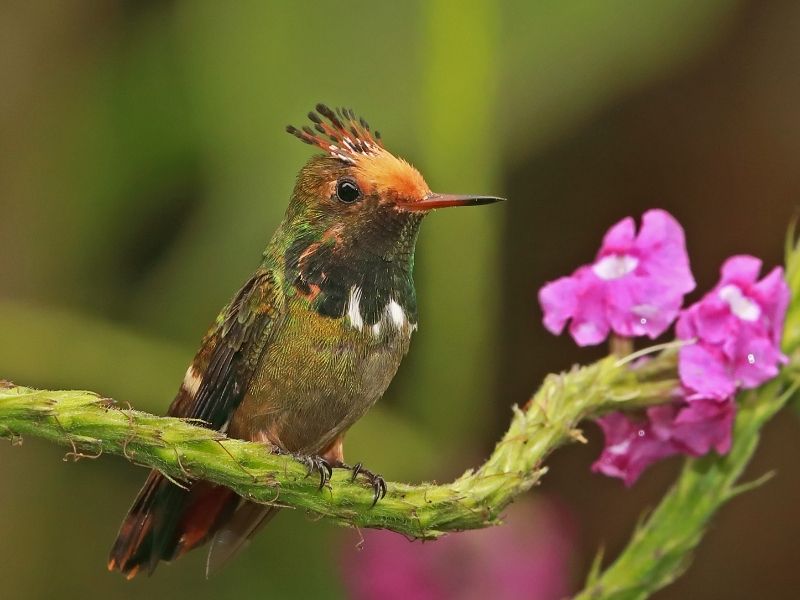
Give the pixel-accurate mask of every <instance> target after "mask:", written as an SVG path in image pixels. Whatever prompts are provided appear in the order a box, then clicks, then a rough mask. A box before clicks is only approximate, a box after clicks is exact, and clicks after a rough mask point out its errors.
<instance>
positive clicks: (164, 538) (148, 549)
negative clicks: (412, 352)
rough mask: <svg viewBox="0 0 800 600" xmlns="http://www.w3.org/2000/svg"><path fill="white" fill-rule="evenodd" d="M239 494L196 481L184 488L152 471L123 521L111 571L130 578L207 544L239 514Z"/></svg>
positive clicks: (109, 562)
mask: <svg viewBox="0 0 800 600" xmlns="http://www.w3.org/2000/svg"><path fill="white" fill-rule="evenodd" d="M239 500H240V498H239V496H237V495H236V494H235V493H234V492H232V491H231V490H229V489H228V488H225V487H221V486H215V485H212V484H210V483H206V482H202V481H201V482H196V483H194V484H192V486H191V488H189V489H183V488H180V487H178V486H177V485H175V484H173V483H172V482H170V481H169V480H168V479H167V478H165V477H164V476H163V475H161V474H160V473H159V472H158V471H152V472H151V473H150V476H149V477H148V478H147V481H146V482H145V484H144V487H142V490H141V491H140V492H139V495H138V496H137V497H136V501H135V502H134V503H133V506H132V507H131V509H130V511H129V512H128V516H127V517H125V520H124V521H123V522H122V526H121V527H120V530H119V534H118V535H117V541H116V542H114V546H113V548H112V549H111V554H110V556H109V560H108V570H109V571H114V570H118V571H120V572H121V573H122V574H123V575H125V576H126V577H127V578H128V579H131V578H133V577H134V576H135V575H136V574H137V573H138V572H139V571H140V570H142V569H144V570H145V571H146V572H147V573H148V574H152V573H153V571H155V569H156V567H157V566H158V563H159V561H162V560H164V561H170V560H173V559H175V558H177V557H179V556H181V555H182V554H185V553H186V552H188V551H189V550H191V549H192V548H196V547H197V546H200V545H202V544H203V543H205V542H206V541H207V540H208V539H209V538H210V537H211V536H212V535H213V534H214V533H215V532H217V530H219V529H220V528H221V527H222V525H223V524H224V523H226V522H227V521H228V520H229V519H230V518H231V516H232V515H233V513H234V510H235V509H236V507H237V505H238V504H239Z"/></svg>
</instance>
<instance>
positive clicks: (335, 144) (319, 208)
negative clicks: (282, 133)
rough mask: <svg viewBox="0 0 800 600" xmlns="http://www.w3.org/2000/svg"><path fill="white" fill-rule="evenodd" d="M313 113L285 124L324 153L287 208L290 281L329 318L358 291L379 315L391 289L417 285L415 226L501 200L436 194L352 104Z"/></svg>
mask: <svg viewBox="0 0 800 600" xmlns="http://www.w3.org/2000/svg"><path fill="white" fill-rule="evenodd" d="M308 118H309V119H310V120H311V124H310V125H306V126H304V127H302V128H299V129H298V128H297V127H293V126H291V125H290V126H289V127H287V131H288V132H289V133H291V134H292V135H294V136H296V137H297V138H299V139H300V140H301V141H303V142H305V143H307V144H310V145H312V146H317V147H318V148H320V149H321V150H322V151H323V152H324V154H322V155H317V156H314V157H312V158H311V159H310V160H309V161H308V163H306V165H305V166H304V167H303V168H302V169H301V171H300V174H299V175H298V177H297V183H296V185H295V189H294V193H293V195H292V200H291V202H290V204H289V208H288V210H287V213H286V219H285V221H284V225H283V234H284V237H283V241H282V243H281V246H282V247H283V248H285V252H284V260H285V265H286V269H287V271H288V273H289V275H290V277H291V279H290V281H294V282H295V287H296V288H297V289H298V290H300V291H301V293H302V294H303V295H306V296H307V297H308V298H309V299H311V300H313V302H314V303H315V306H317V308H318V309H319V310H320V312H322V313H323V314H328V315H330V316H339V315H340V314H341V313H342V311H343V310H344V303H345V302H346V301H347V298H348V294H350V293H351V292H352V291H353V290H356V289H357V290H359V295H360V294H362V293H363V295H364V297H363V303H365V304H367V303H369V302H371V300H370V298H371V296H373V295H374V296H376V298H375V302H373V304H375V306H374V310H372V309H370V310H371V312H368V313H367V316H366V317H365V318H366V319H368V321H371V320H373V319H378V318H379V317H380V314H381V310H382V309H383V307H384V306H385V305H386V304H385V303H386V302H388V299H389V297H388V296H387V294H397V293H399V291H398V290H397V289H396V288H397V287H398V286H402V285H407V286H411V282H410V277H411V269H412V267H413V256H414V246H415V243H416V239H417V232H418V230H419V225H420V222H421V221H422V218H423V217H424V216H425V215H426V214H427V213H429V212H431V211H432V210H435V209H438V208H447V207H452V206H474V205H479V204H489V203H492V202H497V201H499V200H501V198H496V197H493V196H459V195H452V194H436V193H433V192H431V190H430V188H429V187H428V184H427V183H425V180H424V179H423V177H422V175H421V174H420V173H419V171H417V170H416V169H415V168H414V167H413V166H411V165H410V164H409V163H408V162H406V161H405V160H403V159H402V158H398V157H397V156H395V155H393V154H392V153H390V152H389V151H388V150H386V149H385V148H384V146H383V143H382V141H381V138H380V134H379V133H378V132H377V131H373V130H371V129H370V127H369V125H368V124H367V122H366V121H365V120H364V119H361V118H358V117H356V116H355V114H354V113H353V111H352V110H350V109H335V110H333V109H330V108H328V107H327V106H325V105H323V104H318V105H317V107H316V111H312V112H310V113H309V114H308ZM383 279H386V281H385V282H384V281H382V280H383ZM401 280H402V282H401ZM409 293H412V295H413V290H412V291H411V292H409ZM406 295H408V294H406ZM384 296H386V298H384ZM411 301H413V298H411V299H410V300H409V302H411Z"/></svg>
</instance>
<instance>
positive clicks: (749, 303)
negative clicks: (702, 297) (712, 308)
mask: <svg viewBox="0 0 800 600" xmlns="http://www.w3.org/2000/svg"><path fill="white" fill-rule="evenodd" d="M719 297H720V298H722V300H724V301H725V302H727V304H728V306H730V307H731V312H732V313H733V314H734V315H736V316H737V317H739V318H740V319H741V320H742V321H758V318H759V317H760V316H761V307H760V306H759V305H758V304H756V303H755V302H754V301H753V300H751V299H750V298H748V297H747V296H745V295H744V294H743V293H742V290H740V289H739V287H738V286H735V285H733V284H728V285H726V286H723V287H722V288H720V290H719Z"/></svg>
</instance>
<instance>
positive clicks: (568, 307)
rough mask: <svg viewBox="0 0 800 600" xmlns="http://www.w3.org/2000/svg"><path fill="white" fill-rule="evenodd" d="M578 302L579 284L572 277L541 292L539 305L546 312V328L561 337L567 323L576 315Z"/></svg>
mask: <svg viewBox="0 0 800 600" xmlns="http://www.w3.org/2000/svg"><path fill="white" fill-rule="evenodd" d="M577 300H578V282H577V281H576V280H575V279H574V278H572V277H562V278H561V279H556V280H555V281H552V282H550V283H548V284H546V285H545V286H544V287H543V288H542V289H540V290H539V304H541V306H542V311H543V312H544V320H543V321H544V326H545V327H546V328H547V330H548V331H549V332H550V333H552V334H554V335H559V334H560V333H561V332H562V331H563V330H564V325H565V324H566V322H567V321H568V320H569V319H570V318H571V317H572V316H573V315H574V314H575V310H576V308H577Z"/></svg>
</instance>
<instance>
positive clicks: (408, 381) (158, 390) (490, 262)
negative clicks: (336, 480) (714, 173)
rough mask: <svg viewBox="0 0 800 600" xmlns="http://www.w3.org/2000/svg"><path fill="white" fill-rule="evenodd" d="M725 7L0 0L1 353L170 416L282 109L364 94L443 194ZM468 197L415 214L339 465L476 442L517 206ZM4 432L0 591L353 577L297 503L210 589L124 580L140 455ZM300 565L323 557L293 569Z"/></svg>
mask: <svg viewBox="0 0 800 600" xmlns="http://www.w3.org/2000/svg"><path fill="white" fill-rule="evenodd" d="M736 5H737V3H736V2H734V1H733V0H709V1H707V2H702V3H698V2H689V0H669V1H667V0H656V1H653V2H648V3H630V2H623V1H622V0H612V1H608V2H602V3H598V2H593V1H591V0H568V1H560V2H558V1H552V0H540V1H538V2H522V1H519V0H515V1H513V2H508V3H503V4H501V3H494V2H489V0H482V1H479V2H475V3H470V4H468V5H466V4H464V5H458V4H455V3H450V2H445V1H444V0H434V1H431V2H421V1H417V2H408V3H372V2H366V1H359V2H350V3H347V4H339V5H337V6H336V7H329V6H327V5H325V4H320V3H311V2H308V1H302V2H295V3H279V2H257V1H255V0H249V1H242V2H236V3H218V2H210V1H208V0H202V1H201V0H194V1H192V2H189V1H187V0H184V1H171V2H169V1H165V2H142V3H133V2H124V1H121V0H120V1H117V2H108V3H105V4H103V5H102V7H99V6H94V5H92V4H91V3H81V2H77V1H72V2H65V3H59V4H55V5H53V4H50V3H44V2H32V3H28V2H22V1H21V0H15V1H12V2H10V3H6V4H5V5H4V6H3V7H2V8H0V49H2V52H0V55H1V56H2V57H3V59H2V62H0V78H2V82H3V89H4V93H3V95H2V98H1V99H0V131H2V135H0V191H1V192H2V194H0V198H2V200H0V202H2V214H3V219H2V221H0V236H2V239H3V252H2V254H0V281H2V282H3V285H2V287H1V288H0V294H1V295H2V303H0V325H2V327H3V331H4V337H3V343H2V344H0V365H1V366H2V368H0V371H1V373H0V374H1V375H2V377H5V378H8V379H12V380H16V381H19V382H20V383H24V384H27V385H33V386H41V387H84V388H89V389H95V390H97V391H100V392H102V393H103V394H106V395H109V396H113V397H115V398H117V399H119V400H120V401H122V402H125V401H128V402H130V403H131V404H133V405H135V406H137V407H140V408H143V409H148V410H154V411H158V410H163V409H164V408H165V407H166V406H167V404H168V402H169V401H170V399H171V395H172V393H174V390H175V389H176V388H177V385H178V383H179V381H180V379H181V376H182V373H183V369H184V365H185V364H186V362H188V360H189V359H190V357H191V355H192V352H193V351H194V348H195V345H196V343H197V341H198V340H199V338H200V336H201V334H202V332H203V330H204V328H205V327H206V325H207V324H208V323H210V321H211V319H212V318H213V317H214V315H215V314H216V311H217V310H218V308H219V307H220V306H221V305H222V304H223V303H225V302H226V301H227V299H228V298H229V297H230V296H231V295H232V293H233V292H234V291H235V290H236V289H237V286H238V285H239V284H240V283H241V282H242V281H243V280H244V278H245V277H246V275H247V274H248V272H249V271H250V270H251V269H252V268H253V267H254V266H255V264H256V263H257V261H258V259H259V253H260V250H261V248H262V247H263V246H264V244H265V243H266V240H267V238H268V236H269V235H270V233H271V231H272V230H273V229H274V227H275V226H276V225H277V223H278V221H279V219H280V218H281V215H282V212H283V210H284V207H285V205H286V201H287V198H288V196H289V194H290V191H291V188H292V184H293V178H294V174H295V173H296V172H297V170H298V168H299V166H300V165H301V164H302V162H303V161H304V160H305V159H306V158H307V157H308V153H309V149H308V148H307V147H304V146H303V145H301V144H298V143H296V142H295V141H293V140H291V139H290V138H289V137H288V136H286V135H285V134H282V128H283V127H284V126H285V124H286V123H290V122H294V123H297V122H300V121H302V120H303V119H304V114H305V112H306V111H307V110H308V109H309V108H311V106H313V104H314V103H316V102H317V101H325V102H328V103H330V104H334V105H335V104H345V105H352V106H353V107H354V108H355V109H356V110H357V111H358V112H359V113H361V114H363V115H365V116H366V117H367V118H368V119H369V120H370V121H371V122H372V123H373V125H375V126H377V127H378V128H379V129H380V130H381V131H382V132H383V134H384V137H385V139H386V143H387V146H389V147H390V148H391V149H392V150H394V151H396V152H397V153H398V154H400V155H402V156H406V157H408V158H409V159H410V160H412V161H413V162H414V163H415V164H416V165H417V166H418V167H419V168H420V169H421V171H422V172H423V173H424V174H425V176H426V178H427V180H428V182H429V184H430V185H431V187H432V188H434V189H437V190H442V191H453V192H471V191H475V192H485V193H493V194H501V195H502V194H503V187H504V184H503V174H504V173H505V172H506V170H507V169H508V167H509V165H512V164H513V163H515V162H516V161H518V160H519V158H520V157H521V156H523V155H524V154H525V153H531V152H536V151H540V150H541V149H542V148H543V147H544V145H545V144H546V143H548V142H549V141H551V140H553V139H556V138H558V137H559V136H564V135H568V134H569V133H570V131H572V130H573V129H574V128H575V127H576V126H577V125H578V124H579V123H580V122H581V121H583V120H585V119H586V118H588V117H589V116H591V115H592V114H593V113H595V112H597V111H599V110H602V109H603V108H604V107H605V106H607V105H608V104H609V103H610V102H612V101H614V100H615V99H616V98H618V97H619V96H620V95H621V94H624V93H628V92H629V91H630V90H632V89H635V88H636V87H637V86H641V85H644V84H645V83H646V82H648V81H652V80H653V79H656V78H660V77H664V76H666V75H668V74H669V73H670V72H671V71H672V70H674V69H677V68H680V66H681V65H683V64H685V62H686V61H688V60H689V59H690V58H691V57H692V56H695V55H697V54H698V53H699V52H700V51H702V50H703V49H704V48H706V47H709V46H710V45H713V44H714V43H715V41H716V40H717V39H718V38H719V36H720V34H721V33H723V32H724V31H725V30H726V27H727V26H728V23H729V20H730V17H731V15H732V14H734V12H735V10H734V9H735V8H736ZM527 200H528V199H527V198H514V199H512V201H517V202H526V201H527ZM454 212H456V211H454ZM458 213H459V214H446V215H444V214H443V215H435V216H433V217H431V218H430V220H429V222H428V223H426V224H425V226H424V227H423V232H422V236H421V240H420V247H419V253H418V261H417V283H418V291H419V302H420V313H421V319H422V327H421V329H420V331H419V333H418V335H417V336H416V338H415V341H414V348H413V350H412V352H411V353H410V356H409V359H408V360H407V361H406V363H405V364H404V366H403V368H402V369H401V373H400V375H399V376H398V381H396V382H395V384H394V385H393V386H392V387H391V389H390V390H389V392H388V393H387V397H386V398H385V400H384V401H383V402H382V403H381V405H380V406H379V407H378V408H376V409H375V410H374V411H373V412H372V413H371V414H370V415H368V417H366V418H365V419H364V421H363V423H360V424H359V425H358V426H356V427H355V428H354V431H353V434H352V436H351V438H352V439H351V440H350V441H351V443H350V445H349V449H348V456H349V457H350V458H356V459H359V460H360V459H363V460H365V461H366V462H367V463H368V464H370V465H371V466H373V467H374V468H377V469H379V470H381V471H383V472H384V474H386V475H387V476H389V475H390V476H391V477H392V478H400V477H408V478H433V477H439V476H443V475H444V474H447V473H449V472H452V471H453V470H454V469H455V470H459V469H462V468H463V467H464V466H466V465H465V464H464V463H465V462H466V461H468V460H473V459H475V458H477V457H476V456H475V452H476V450H475V442H476V440H481V441H482V442H487V441H488V440H484V439H482V438H483V437H484V436H483V434H484V430H485V429H486V418H487V416H488V415H489V414H490V413H491V410H490V409H491V403H490V402H487V398H491V397H492V389H493V383H494V382H493V374H494V373H495V372H496V371H495V367H496V356H497V347H498V345H499V344H502V340H499V339H497V334H496V332H497V327H496V325H497V322H498V321H499V318H500V316H499V312H500V311H501V310H502V309H501V307H500V303H499V295H498V287H499V280H498V275H497V266H498V264H499V263H500V262H501V261H503V262H509V261H510V262H513V261H514V255H513V254H509V253H508V252H507V253H506V254H503V251H504V249H506V246H507V245H506V243H505V242H506V240H504V238H503V233H504V228H505V226H504V223H503V218H504V213H503V209H502V208H500V209H497V208H494V209H487V210H464V211H458ZM528 248H529V249H530V250H529V251H530V252H535V251H536V244H535V240H531V241H530V243H529V245H528ZM518 275H519V276H520V277H525V276H526V274H525V273H519V274H518ZM497 402H502V403H503V404H504V405H505V404H506V403H507V402H508V399H506V398H502V399H498V400H497ZM506 414H507V413H506ZM445 436H446V437H445ZM443 439H446V440H447V444H446V445H444V444H442V443H441V440H443ZM0 452H2V457H3V458H2V460H0V478H1V479H0V481H3V482H12V481H25V483H26V484H25V485H24V486H13V487H9V486H4V490H3V493H2V495H0V509H2V513H3V514H6V515H9V514H14V515H21V514H27V515H29V518H27V519H18V518H17V519H0V536H1V537H2V539H4V540H7V541H10V540H13V546H12V545H11V544H10V543H7V544H6V545H5V546H4V550H3V551H2V552H0V556H2V558H3V560H0V575H2V576H3V580H4V581H5V582H6V583H5V587H4V589H5V592H6V594H8V595H9V597H15V598H38V597H50V596H51V594H52V591H53V590H58V591H59V596H60V597H63V598H71V597H85V596H86V595H88V594H91V595H93V596H95V595H96V596H107V595H111V596H113V597H119V598H124V597H134V596H138V595H140V594H142V593H148V594H152V595H154V597H167V596H168V597H193V598H202V597H216V598H226V597H248V595H252V593H253V590H254V589H259V590H265V591H268V592H269V593H270V596H271V597H275V598H283V597H321V596H325V597H328V596H330V597H337V596H339V595H340V594H341V591H340V584H339V582H338V581H339V580H338V578H337V575H336V573H335V571H334V568H333V566H332V565H333V564H334V563H333V560H332V556H331V553H332V550H331V549H330V541H331V534H330V530H329V528H328V527H327V526H324V525H321V524H309V523H306V522H305V521H304V519H303V518H302V517H299V516H298V515H291V514H287V515H285V516H284V515H282V516H281V518H280V519H277V520H276V522H275V524H273V525H271V526H270V528H269V531H268V532H265V533H264V534H263V535H262V536H260V537H259V541H257V542H256V543H255V544H254V547H253V548H252V549H251V550H250V551H249V552H247V553H245V554H244V555H243V556H242V557H241V558H240V559H238V560H237V561H236V562H235V564H233V565H232V566H231V567H230V568H229V569H228V570H226V571H225V572H224V573H222V574H221V575H219V576H218V577H216V578H215V579H213V580H211V581H210V582H206V581H203V580H202V578H201V573H202V568H201V566H200V565H201V563H202V561H203V557H202V553H201V552H197V553H194V555H193V556H191V557H189V558H187V559H184V560H182V561H181V562H180V563H179V564H178V565H176V566H174V567H172V568H164V569H161V570H160V571H159V572H158V573H157V575H156V576H155V578H154V580H152V581H148V580H146V579H142V580H140V581H135V582H133V583H132V584H129V583H126V582H124V581H122V580H120V578H119V577H117V576H112V575H108V574H105V573H103V572H102V569H103V564H104V562H105V553H106V550H107V546H108V544H110V542H111V540H112V539H113V534H114V531H115V528H116V527H117V526H118V522H119V520H120V519H121V518H122V516H123V513H124V510H125V507H126V506H127V503H128V502H129V501H130V499H132V497H133V494H134V493H135V489H136V487H137V485H138V484H139V483H140V479H141V476H142V474H141V473H140V472H139V470H135V469H130V468H127V467H125V466H124V465H123V464H122V463H120V462H118V461H103V463H102V464H103V467H102V471H101V472H98V467H97V465H92V466H91V468H87V467H86V466H84V465H77V466H70V467H69V468H63V467H62V466H61V464H60V463H59V461H58V460H57V458H58V456H59V454H58V452H57V451H54V450H53V449H52V448H45V447H40V446H38V445H36V444H34V450H33V451H30V450H29V451H26V452H25V453H15V452H14V450H12V449H8V448H3V449H2V450H0ZM465 455H466V456H467V457H468V458H467V459H466V460H465ZM298 517H299V518H298ZM356 542H357V536H355V535H354V537H353V544H354V545H355V543H356ZM42 569H46V571H47V577H42V575H41V570H42ZM289 571H290V572H298V571H299V572H308V573H313V574H314V576H313V577H306V578H300V579H294V580H293V583H292V585H291V587H290V586H289V585H288V578H282V577H281V576H280V574H281V573H285V572H289ZM9 585H10V586H12V587H11V588H9ZM298 585H299V587H298ZM256 586H257V587H256Z"/></svg>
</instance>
